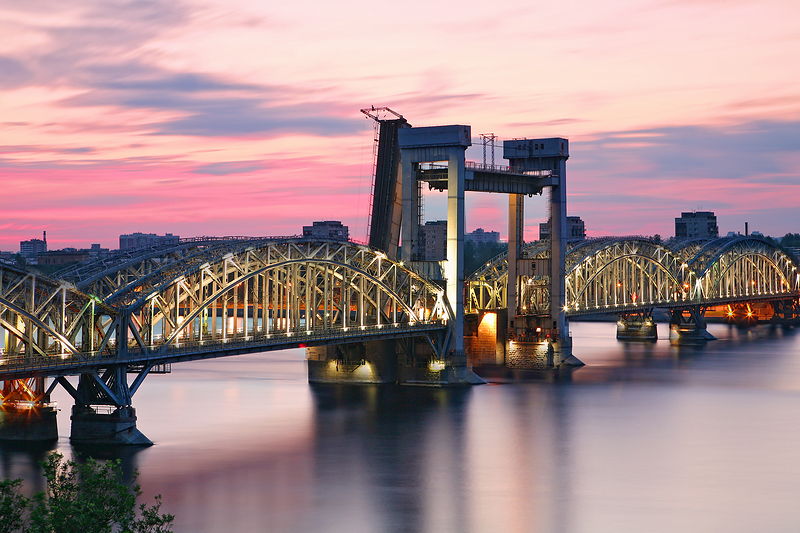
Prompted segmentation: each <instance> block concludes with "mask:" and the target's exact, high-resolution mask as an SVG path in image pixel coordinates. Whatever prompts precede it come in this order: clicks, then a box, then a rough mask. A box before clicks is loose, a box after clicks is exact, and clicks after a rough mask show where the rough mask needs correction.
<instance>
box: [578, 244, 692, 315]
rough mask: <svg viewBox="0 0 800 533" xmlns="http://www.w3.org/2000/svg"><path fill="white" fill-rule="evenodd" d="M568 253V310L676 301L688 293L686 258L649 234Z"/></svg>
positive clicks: (612, 307) (683, 298)
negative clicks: (646, 236) (578, 253)
mask: <svg viewBox="0 0 800 533" xmlns="http://www.w3.org/2000/svg"><path fill="white" fill-rule="evenodd" d="M581 252H582V253H581V254H580V255H579V256H577V255H576V254H573V255H572V257H570V261H568V263H569V269H568V271H567V275H566V301H567V311H568V312H570V311H572V312H581V311H589V310H602V309H615V308H620V307H634V306H639V305H657V304H664V303H674V302H678V301H682V300H685V299H687V298H688V297H689V290H688V289H689V287H690V286H691V285H689V286H687V285H686V283H687V282H689V280H690V278H691V273H690V272H688V270H687V268H686V267H685V266H683V265H685V263H684V261H683V260H682V259H681V258H680V257H679V256H677V255H676V254H675V253H674V252H673V251H672V250H670V249H668V248H666V247H664V246H663V245H661V244H658V243H656V242H654V241H652V240H649V239H643V238H627V239H620V240H616V241H613V240H612V241H606V242H604V243H603V244H602V246H599V247H588V249H586V248H584V249H582V250H581Z"/></svg>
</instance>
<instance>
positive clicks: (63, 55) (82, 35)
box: [0, 0, 364, 137]
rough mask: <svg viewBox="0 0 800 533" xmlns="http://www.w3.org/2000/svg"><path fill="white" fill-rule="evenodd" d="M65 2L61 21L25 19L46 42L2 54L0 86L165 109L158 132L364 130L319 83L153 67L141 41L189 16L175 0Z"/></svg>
mask: <svg viewBox="0 0 800 533" xmlns="http://www.w3.org/2000/svg"><path fill="white" fill-rule="evenodd" d="M71 5H72V7H73V8H74V9H75V11H76V12H77V14H76V15H74V16H73V18H71V19H67V21H66V22H64V23H63V24H60V25H58V26H52V25H32V27H31V31H38V32H40V33H43V34H44V36H46V41H47V42H48V44H47V45H46V47H44V48H41V47H39V48H37V49H36V51H35V52H28V53H26V54H21V58H20V59H12V58H3V57H0V72H3V76H2V78H0V88H3V87H4V86H6V87H8V86H13V87H18V86H24V85H26V84H30V85H33V84H38V85H48V86H66V87H70V88H74V89H78V90H82V92H81V93H80V94H78V95H76V96H72V97H69V98H65V99H62V100H61V101H60V102H58V104H59V105H61V106H64V107H87V106H95V107H96V106H106V107H112V108H119V109H123V110H124V109H131V110H160V111H166V112H172V113H171V115H172V117H170V118H167V119H164V118H163V116H160V117H158V119H156V120H154V121H153V122H152V123H150V124H148V125H146V127H145V128H144V129H145V131H146V132H149V133H151V134H156V135H182V136H200V137H239V136H248V135H255V134H266V133H296V134H312V135H347V134H351V133H354V132H357V131H362V130H363V129H364V125H363V121H361V120H359V119H358V117H355V116H354V117H352V118H350V117H346V116H340V115H339V114H337V111H336V110H337V109H341V108H342V106H341V105H337V104H336V103H335V102H330V101H324V100H323V101H319V100H318V96H319V95H320V94H321V91H322V89H321V88H308V89H307V88H299V87H288V86H282V85H277V84H276V85H264V84H253V83H243V82H237V81H230V80H226V79H224V77H221V76H215V75H211V74H208V73H203V72H195V71H175V70H170V69H167V68H164V67H160V66H158V65H156V59H157V58H156V57H153V55H152V53H148V52H147V51H146V50H147V46H146V45H147V44H148V43H149V42H150V41H151V40H153V39H155V38H156V37H158V36H159V35H160V34H161V33H163V32H165V31H167V30H169V29H171V28H173V27H174V26H176V25H179V24H181V23H184V22H186V21H187V20H188V19H189V18H190V17H191V16H192V13H191V12H190V11H189V10H188V8H187V7H185V6H184V5H183V4H182V3H180V2H167V1H159V0H137V1H124V0H116V1H113V0H112V1H104V0H83V1H79V2H75V3H73V4H71ZM121 14H124V17H122V16H121ZM23 63H24V64H23ZM287 98H289V99H291V100H292V101H291V102H287V101H286V99H287ZM131 127H133V126H131ZM141 129H142V128H141V126H137V130H141Z"/></svg>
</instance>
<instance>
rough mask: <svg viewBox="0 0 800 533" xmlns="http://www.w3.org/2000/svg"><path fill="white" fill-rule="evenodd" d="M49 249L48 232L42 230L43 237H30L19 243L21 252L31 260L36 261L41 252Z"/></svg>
mask: <svg viewBox="0 0 800 533" xmlns="http://www.w3.org/2000/svg"><path fill="white" fill-rule="evenodd" d="M46 251H47V232H46V231H43V232H42V238H41V239H30V240H28V241H21V242H20V243H19V253H20V255H21V256H22V257H24V258H25V259H27V260H28V261H30V262H36V258H37V257H38V256H39V254H43V253H44V252H46Z"/></svg>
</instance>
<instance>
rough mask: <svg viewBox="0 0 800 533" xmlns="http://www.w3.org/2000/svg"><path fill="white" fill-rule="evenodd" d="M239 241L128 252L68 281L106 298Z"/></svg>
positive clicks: (96, 263) (83, 270)
mask: <svg viewBox="0 0 800 533" xmlns="http://www.w3.org/2000/svg"><path fill="white" fill-rule="evenodd" d="M236 242H237V241H208V242H206V241H200V242H188V243H180V244H178V245H172V246H160V247H152V248H145V249H141V250H137V251H133V252H125V253H122V254H117V255H115V256H114V257H112V258H103V259H98V260H97V261H94V262H92V263H90V264H88V265H85V266H84V267H83V268H81V269H79V270H76V271H74V272H72V273H71V274H70V275H69V276H68V277H65V279H69V280H73V281H74V282H75V284H76V286H77V287H78V288H79V289H81V290H83V291H85V292H87V293H89V294H94V295H96V296H98V297H100V298H102V299H106V298H108V297H109V296H110V295H112V294H114V293H115V292H116V291H118V290H119V289H120V288H121V287H125V286H126V285H128V284H130V283H134V282H136V281H137V280H138V279H140V278H142V277H144V276H147V275H148V274H150V273H152V272H153V271H156V270H158V269H161V268H163V267H165V266H167V265H175V264H180V263H182V262H183V261H185V260H187V259H189V258H190V257H192V256H194V255H196V254H199V253H203V252H205V251H207V250H209V249H211V250H214V249H221V248H227V247H229V246H232V245H234V244H235V243H236Z"/></svg>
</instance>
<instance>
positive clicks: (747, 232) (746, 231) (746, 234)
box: [744, 222, 750, 237]
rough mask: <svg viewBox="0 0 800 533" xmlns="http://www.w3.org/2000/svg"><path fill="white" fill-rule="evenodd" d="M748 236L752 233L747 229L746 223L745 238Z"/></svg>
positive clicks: (745, 224)
mask: <svg viewBox="0 0 800 533" xmlns="http://www.w3.org/2000/svg"><path fill="white" fill-rule="evenodd" d="M748 235H750V232H749V231H748V229H747V222H745V223H744V236H745V237H747V236H748Z"/></svg>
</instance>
